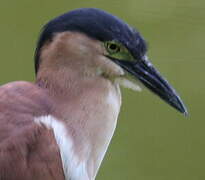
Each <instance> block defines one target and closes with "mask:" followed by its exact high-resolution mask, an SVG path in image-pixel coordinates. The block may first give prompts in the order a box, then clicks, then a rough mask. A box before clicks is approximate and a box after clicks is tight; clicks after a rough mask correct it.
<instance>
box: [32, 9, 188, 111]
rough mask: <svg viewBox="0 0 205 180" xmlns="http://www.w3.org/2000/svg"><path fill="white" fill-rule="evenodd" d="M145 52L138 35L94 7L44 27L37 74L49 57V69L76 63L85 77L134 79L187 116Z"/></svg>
mask: <svg viewBox="0 0 205 180" xmlns="http://www.w3.org/2000/svg"><path fill="white" fill-rule="evenodd" d="M146 52H147V46H146V42H145V40H144V39H143V38H142V36H141V35H140V34H139V32H138V31H136V30H135V29H134V28H132V27H130V26H129V25H128V24H126V23H125V22H123V21H122V20H120V19H119V18H117V17H116V16H113V15H111V14H109V13H107V12H104V11H102V10H99V9H95V8H83V9H77V10H74V11H71V12H68V13H66V14H63V15H61V16H59V17H57V18H55V19H53V20H51V21H50V22H49V23H47V24H46V25H45V26H44V28H43V30H42V33H41V35H40V38H39V41H38V45H37V48H36V54H35V71H36V73H38V71H39V69H41V66H43V65H42V64H43V63H44V59H46V58H47V57H56V58H48V59H51V60H49V61H48V62H47V63H48V64H47V66H50V67H52V65H53V66H55V68H56V67H62V66H64V67H66V66H68V65H69V64H73V66H74V64H75V65H76V66H77V67H79V69H80V71H81V72H84V75H85V74H88V75H89V73H90V74H96V75H99V76H103V77H105V78H108V79H111V80H116V79H126V78H127V77H129V76H131V77H133V78H134V79H136V80H138V81H139V82H141V84H143V85H144V86H145V87H147V88H148V89H149V90H151V91H152V92H153V93H154V94H156V95H158V96H159V97H160V98H161V99H163V100H164V101H165V102H167V103H168V104H170V105H171V106H173V107H174V108H176V109H177V110H178V111H180V112H182V113H184V114H186V113H187V111H186V108H185V106H184V105H183V102H182V101H181V99H180V97H179V96H178V95H177V93H176V91H175V90H174V89H173V88H172V87H171V85H170V84H169V83H168V82H167V81H166V80H165V79H164V78H163V77H162V76H161V75H160V74H159V72H158V71H157V70H156V69H155V68H154V66H153V65H152V64H151V62H150V61H149V60H148V57H147V56H146ZM53 59H57V61H58V62H56V61H55V60H53ZM68 59H69V60H68ZM68 61H69V62H68ZM45 62H46V61H45ZM127 82H129V81H127ZM136 83H137V81H136ZM123 84H124V85H125V84H126V83H123ZM127 84H129V83H127ZM134 88H135V87H134Z"/></svg>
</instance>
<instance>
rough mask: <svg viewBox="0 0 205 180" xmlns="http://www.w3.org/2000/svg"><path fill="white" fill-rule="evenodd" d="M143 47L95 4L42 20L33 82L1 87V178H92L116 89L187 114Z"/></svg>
mask: <svg viewBox="0 0 205 180" xmlns="http://www.w3.org/2000/svg"><path fill="white" fill-rule="evenodd" d="M147 50H148V48H147V43H146V41H145V39H144V38H143V37H142V35H141V34H140V33H139V31H138V30H137V29H136V28H134V27H132V26H130V25H128V24H127V23H125V22H124V21H123V20H121V19H120V18H118V17H117V16H114V15H112V14H110V13H108V12H106V11H104V10H100V9H97V8H80V9H75V10H72V11H69V12H66V13H64V14H62V15H60V16H58V17H56V18H54V19H52V20H50V21H49V22H47V23H46V25H44V26H43V28H42V30H41V32H40V35H39V39H38V42H37V46H36V51H35V55H34V65H35V77H36V78H35V81H34V82H26V81H15V82H9V83H7V84H5V85H2V86H1V87H0V179H1V180H94V179H96V175H97V172H98V170H99V168H100V165H101V163H102V160H103V157H104V155H105V153H106V151H107V149H108V146H109V143H110V141H111V138H112V136H113V133H114V131H115V127H116V124H117V119H118V115H119V112H120V107H121V91H120V87H125V88H130V89H132V90H135V91H139V90H140V89H141V87H145V88H147V89H149V90H150V91H151V92H153V93H154V94H155V95H157V96H158V97H160V98H161V99H162V100H164V101H165V102H166V103H168V104H169V105H170V106H172V107H173V108H175V109H176V110H178V111H179V112H181V113H183V114H185V115H186V114H187V109H186V107H185V105H184V103H183V101H182V100H181V99H180V96H179V95H178V94H177V92H176V91H175V90H174V88H173V87H172V86H171V85H170V84H169V83H168V81H167V80H166V79H165V78H163V77H162V75H161V74H160V73H159V71H158V70H157V69H156V68H155V67H154V66H153V65H152V63H151V61H150V60H149V58H148V56H147ZM139 108H140V107H139ZM141 108H142V107H141ZM146 108H148V107H146Z"/></svg>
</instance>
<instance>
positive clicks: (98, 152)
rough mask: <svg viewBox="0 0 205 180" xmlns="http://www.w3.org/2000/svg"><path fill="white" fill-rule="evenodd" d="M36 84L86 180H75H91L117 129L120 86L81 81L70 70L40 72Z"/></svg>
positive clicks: (100, 79) (92, 79) (92, 78)
mask: <svg viewBox="0 0 205 180" xmlns="http://www.w3.org/2000/svg"><path fill="white" fill-rule="evenodd" d="M37 84H38V85H39V86H41V87H42V88H44V89H47V90H48V92H49V94H50V96H51V97H52V98H53V99H54V102H55V106H54V107H55V108H54V109H55V110H54V111H53V115H54V116H55V117H57V119H59V120H60V121H62V122H63V123H64V124H65V127H66V130H67V133H68V136H69V139H70V140H71V141H72V147H73V148H72V151H73V152H74V154H75V156H76V157H75V158H76V159H77V161H78V163H77V164H78V166H83V167H84V169H85V171H86V173H87V176H88V178H87V179H86V178H84V177H85V175H83V176H84V177H82V178H81V177H77V178H76V179H78V180H85V179H86V180H91V179H92V180H93V179H94V178H95V176H96V174H97V171H98V168H99V166H100V164H101V162H102V159H103V157H104V155H105V152H106V150H107V147H108V145H109V143H110V140H111V138H112V136H113V133H114V130H115V127H116V122H117V117H118V114H119V110H120V105H121V94H120V90H119V86H118V85H117V84H115V83H112V82H111V81H110V80H108V79H105V78H103V77H100V76H87V77H82V76H81V75H79V74H78V73H76V72H75V71H72V70H70V71H69V70H68V71H66V72H65V71H59V72H53V73H52V74H49V73H47V72H42V73H41V72H40V73H39V75H38V77H37ZM69 151H70V150H68V152H67V154H66V156H69V155H70V152H69ZM76 169H77V167H76ZM74 176H75V175H74ZM73 179H75V177H74V178H73Z"/></svg>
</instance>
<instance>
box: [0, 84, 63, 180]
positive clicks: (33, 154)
mask: <svg viewBox="0 0 205 180" xmlns="http://www.w3.org/2000/svg"><path fill="white" fill-rule="evenodd" d="M51 110H52V102H51V100H50V98H49V97H48V95H47V93H46V92H45V91H44V90H43V89H41V88H40V87H38V86H36V85H35V84H32V83H28V82H14V83H9V84H6V85H4V86H1V87H0V180H24V179H26V180H28V179H29V180H34V179H35V180H37V179H38V180H46V179H49V180H50V179H53V180H55V179H56V180H63V179H64V175H63V170H62V164H61V159H60V154H59V149H58V146H57V144H56V141H55V138H54V136H53V132H52V130H49V129H47V128H46V127H44V126H39V125H38V124H36V123H35V122H34V118H35V117H38V116H42V115H47V114H49V112H50V111H51Z"/></svg>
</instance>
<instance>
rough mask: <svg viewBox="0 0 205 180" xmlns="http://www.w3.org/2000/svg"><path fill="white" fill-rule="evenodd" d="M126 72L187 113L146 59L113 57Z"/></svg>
mask: <svg viewBox="0 0 205 180" xmlns="http://www.w3.org/2000/svg"><path fill="white" fill-rule="evenodd" d="M113 61H114V62H115V63H117V64H118V65H120V66H121V67H122V68H123V69H125V70H126V71H127V72H129V73H130V74H132V75H133V76H134V77H135V78H137V79H139V80H140V81H141V82H142V84H144V85H145V86H146V87H147V88H148V89H150V90H151V91H152V92H154V93H155V94H156V95H158V96H159V97H160V98H161V99H163V100H164V101H165V102H167V103H168V104H170V105H171V106H172V107H174V108H175V109H177V110H178V111H180V112H181V113H183V114H185V115H187V114H188V113H187V110H186V107H185V105H184V104H183V102H182V100H181V99H180V97H179V95H178V94H177V93H176V91H175V90H174V88H172V86H171V85H170V84H169V83H168V82H167V81H166V80H165V79H164V78H163V77H162V76H161V75H160V73H159V72H158V71H157V70H156V69H155V68H154V66H153V65H152V64H151V63H150V62H149V61H148V60H147V59H143V60H140V61H123V60H117V59H113Z"/></svg>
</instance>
